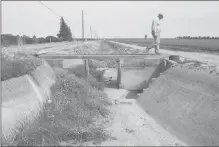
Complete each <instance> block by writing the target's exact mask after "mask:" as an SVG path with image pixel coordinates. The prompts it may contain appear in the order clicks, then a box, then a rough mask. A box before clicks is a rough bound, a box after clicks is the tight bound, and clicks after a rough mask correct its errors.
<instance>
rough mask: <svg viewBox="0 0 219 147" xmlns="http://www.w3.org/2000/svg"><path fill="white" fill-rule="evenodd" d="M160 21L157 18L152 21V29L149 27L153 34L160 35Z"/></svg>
mask: <svg viewBox="0 0 219 147" xmlns="http://www.w3.org/2000/svg"><path fill="white" fill-rule="evenodd" d="M160 25H161V24H160V19H159V18H158V17H156V18H155V19H154V20H153V21H152V27H151V31H154V32H155V33H160V32H161V26H160Z"/></svg>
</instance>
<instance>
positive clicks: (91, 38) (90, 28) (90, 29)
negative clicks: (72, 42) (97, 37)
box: [90, 26, 92, 40]
mask: <svg viewBox="0 0 219 147" xmlns="http://www.w3.org/2000/svg"><path fill="white" fill-rule="evenodd" d="M90 37H91V40H92V30H91V26H90Z"/></svg>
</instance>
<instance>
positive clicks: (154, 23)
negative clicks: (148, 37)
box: [152, 19, 157, 32]
mask: <svg viewBox="0 0 219 147" xmlns="http://www.w3.org/2000/svg"><path fill="white" fill-rule="evenodd" d="M152 31H153V32H157V20H156V19H155V20H153V22H152Z"/></svg>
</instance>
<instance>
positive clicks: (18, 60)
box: [1, 51, 43, 81]
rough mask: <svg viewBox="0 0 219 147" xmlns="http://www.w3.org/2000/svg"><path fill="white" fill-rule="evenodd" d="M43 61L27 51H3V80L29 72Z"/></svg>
mask: <svg viewBox="0 0 219 147" xmlns="http://www.w3.org/2000/svg"><path fill="white" fill-rule="evenodd" d="M42 63H43V61H42V60H41V59H38V58H35V57H34V56H31V55H28V54H25V53H21V52H16V53H8V52H6V51H3V52H2V53H1V67H2V69H1V72H2V73H1V81H5V80H8V79H11V78H15V77H19V76H23V75H25V74H28V73H30V72H32V71H33V70H34V69H36V67H37V66H40V65H42Z"/></svg>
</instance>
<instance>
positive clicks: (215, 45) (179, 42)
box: [113, 38, 219, 53]
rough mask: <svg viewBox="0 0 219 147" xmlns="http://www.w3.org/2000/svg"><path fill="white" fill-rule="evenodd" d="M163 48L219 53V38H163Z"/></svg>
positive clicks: (141, 43)
mask: <svg viewBox="0 0 219 147" xmlns="http://www.w3.org/2000/svg"><path fill="white" fill-rule="evenodd" d="M113 41H117V42H121V43H128V44H135V45H138V46H147V45H149V44H151V43H152V41H153V39H151V38H150V39H147V40H145V39H143V38H136V39H134V38H133V39H128V38H127V39H125V38H123V39H122V38H121V39H113ZM161 48H162V49H168V50H181V51H191V52H194V51H195V52H211V53H212V52H217V53H219V41H218V40H216V39H215V40H204V39H197V40H194V39H193V40H188V39H161Z"/></svg>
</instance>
